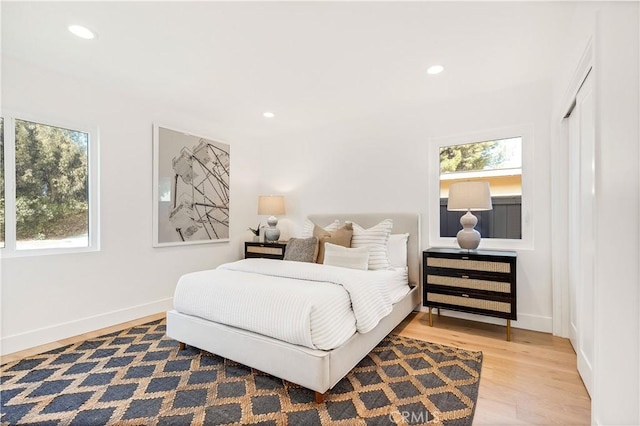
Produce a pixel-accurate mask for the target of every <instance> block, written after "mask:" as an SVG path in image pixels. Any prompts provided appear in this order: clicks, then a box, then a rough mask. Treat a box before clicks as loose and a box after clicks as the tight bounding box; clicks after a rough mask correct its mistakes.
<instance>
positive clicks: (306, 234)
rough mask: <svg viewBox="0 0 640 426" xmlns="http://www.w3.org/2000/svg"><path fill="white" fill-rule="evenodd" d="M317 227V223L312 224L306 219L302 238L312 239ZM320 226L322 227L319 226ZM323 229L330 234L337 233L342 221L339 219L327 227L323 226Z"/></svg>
mask: <svg viewBox="0 0 640 426" xmlns="http://www.w3.org/2000/svg"><path fill="white" fill-rule="evenodd" d="M314 226H316V224H315V223H313V222H311V221H310V220H309V219H305V221H304V225H303V226H302V236H301V238H310V237H313V227H314ZM318 226H320V225H318ZM321 228H322V229H324V230H325V231H329V232H335V231H336V230H337V229H338V228H340V221H339V220H338V219H336V220H334V221H333V222H331V223H330V224H328V225H327V226H321Z"/></svg>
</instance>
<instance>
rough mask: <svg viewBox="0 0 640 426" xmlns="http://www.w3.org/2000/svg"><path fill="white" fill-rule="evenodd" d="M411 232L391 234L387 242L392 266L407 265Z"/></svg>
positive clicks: (400, 266)
mask: <svg viewBox="0 0 640 426" xmlns="http://www.w3.org/2000/svg"><path fill="white" fill-rule="evenodd" d="M408 241H409V234H391V235H389V242H387V254H388V255H389V264H390V265H391V267H392V268H404V267H406V266H407V242H408Z"/></svg>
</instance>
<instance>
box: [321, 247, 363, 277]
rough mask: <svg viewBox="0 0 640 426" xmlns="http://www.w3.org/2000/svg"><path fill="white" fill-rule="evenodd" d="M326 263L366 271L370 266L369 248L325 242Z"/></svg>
mask: <svg viewBox="0 0 640 426" xmlns="http://www.w3.org/2000/svg"><path fill="white" fill-rule="evenodd" d="M324 264H325V265H329V266H340V267H342V268H351V269H360V270H362V271H366V270H367V268H368V267H369V249H368V248H367V247H360V248H346V247H343V246H338V245H335V244H331V243H324Z"/></svg>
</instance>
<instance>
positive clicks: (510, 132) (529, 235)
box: [428, 125, 535, 250]
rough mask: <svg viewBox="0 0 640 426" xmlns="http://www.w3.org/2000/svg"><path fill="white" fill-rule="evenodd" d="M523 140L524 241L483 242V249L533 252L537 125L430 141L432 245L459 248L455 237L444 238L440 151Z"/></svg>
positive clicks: (498, 239)
mask: <svg viewBox="0 0 640 426" xmlns="http://www.w3.org/2000/svg"><path fill="white" fill-rule="evenodd" d="M516 136H521V137H522V238H521V239H519V240H515V239H506V238H482V241H481V242H480V247H479V249H480V250H482V249H490V250H500V249H512V250H516V249H533V247H534V241H533V229H534V228H533V209H532V207H533V205H534V201H535V192H534V178H533V154H534V152H533V125H516V126H510V127H503V128H496V129H491V130H485V131H480V132H474V133H465V134H460V135H454V136H446V137H440V138H429V139H428V143H429V158H428V170H429V173H428V179H429V180H428V182H429V185H428V196H429V213H430V214H429V215H428V217H429V244H430V245H431V246H432V247H450V248H458V247H459V246H458V243H457V241H456V238H455V237H440V148H441V147H445V146H450V145H462V144H467V143H473V142H482V141H488V140H498V139H507V138H512V137H516Z"/></svg>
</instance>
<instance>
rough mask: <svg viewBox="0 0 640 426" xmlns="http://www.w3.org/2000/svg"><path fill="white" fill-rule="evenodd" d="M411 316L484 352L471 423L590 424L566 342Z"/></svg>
mask: <svg viewBox="0 0 640 426" xmlns="http://www.w3.org/2000/svg"><path fill="white" fill-rule="evenodd" d="M163 317H164V313H160V314H156V315H151V316H148V317H144V318H140V319H138V320H135V321H129V322H126V323H122V324H119V325H116V326H113V327H108V328H104V329H101V330H96V331H94V332H91V333H86V334H83V335H80V336H76V337H73V338H69V339H65V340H61V341H58V342H54V343H51V344H48V345H44V346H39V347H37V348H33V349H29V350H26V351H21V352H16V353H13V354H10V355H7V356H3V357H2V359H1V360H0V362H1V363H2V364H5V363H7V362H12V361H15V360H19V359H22V358H25V357H28V356H31V355H35V354H38V353H42V352H46V351H49V350H52V349H55V348H58V347H61V346H65V345H68V344H71V343H75V342H79V341H83V340H86V339H90V338H92V337H96V336H100V335H103V334H108V333H112V332H114V331H118V330H123V329H126V328H129V327H133V326H136V325H139V324H144V323H146V322H149V321H154V320H156V319H160V318H163ZM433 318H434V322H433V325H434V326H433V327H429V320H428V316H427V314H425V313H417V314H411V315H410V316H409V317H407V319H406V320H405V321H403V323H402V324H400V325H399V326H398V327H397V328H396V330H395V332H397V333H398V334H401V335H403V336H407V337H411V338H414V339H420V340H426V341H429V342H433V343H440V344H443V345H449V346H456V347H460V348H465V349H470V350H476V351H478V350H479V351H482V353H483V362H482V372H481V376H480V390H479V396H478V405H477V407H476V412H475V416H474V425H501V424H502V425H522V424H536V425H542V424H544V425H548V424H563V425H588V424H590V423H591V400H590V399H589V395H588V394H587V391H586V390H585V387H584V385H583V384H582V381H581V380H580V376H579V375H578V372H577V370H576V356H575V353H574V352H573V349H572V347H571V344H570V343H569V341H568V340H567V339H562V338H559V337H554V336H551V335H550V334H545V333H538V332H535V331H528V330H520V329H512V331H511V339H512V341H511V342H507V341H506V340H505V327H502V326H497V325H491V324H484V323H479V322H474V321H466V320H460V319H456V318H449V317H445V316H441V317H438V316H437V315H434V316H433Z"/></svg>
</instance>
